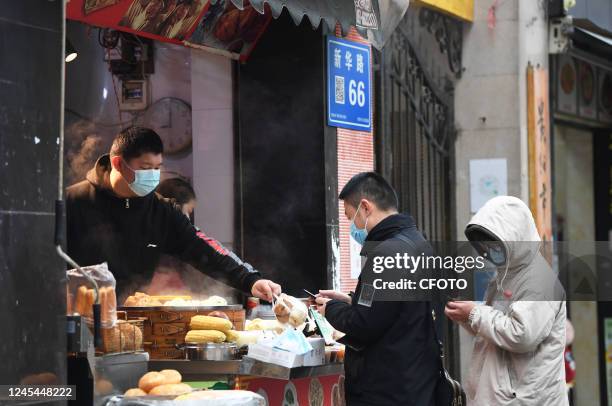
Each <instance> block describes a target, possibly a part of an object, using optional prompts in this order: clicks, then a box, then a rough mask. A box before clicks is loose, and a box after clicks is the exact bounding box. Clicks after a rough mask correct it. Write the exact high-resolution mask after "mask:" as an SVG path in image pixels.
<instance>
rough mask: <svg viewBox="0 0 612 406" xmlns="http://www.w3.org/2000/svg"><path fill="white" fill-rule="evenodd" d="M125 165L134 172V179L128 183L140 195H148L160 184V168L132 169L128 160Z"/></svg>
mask: <svg viewBox="0 0 612 406" xmlns="http://www.w3.org/2000/svg"><path fill="white" fill-rule="evenodd" d="M123 162H125V161H123ZM125 166H127V167H128V168H130V170H131V171H132V172H134V181H133V182H132V183H128V186H129V187H130V189H132V192H134V193H136V194H137V195H138V196H146V195H148V194H149V193H151V192H153V191H154V190H155V188H156V187H157V185H159V178H160V176H161V171H160V170H159V169H132V168H131V167H130V166H129V165H128V164H127V162H125Z"/></svg>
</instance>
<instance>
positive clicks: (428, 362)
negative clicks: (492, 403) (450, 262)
mask: <svg viewBox="0 0 612 406" xmlns="http://www.w3.org/2000/svg"><path fill="white" fill-rule="evenodd" d="M400 233H401V234H403V236H404V238H408V239H410V240H411V241H413V242H414V244H410V243H408V242H406V241H402V240H399V241H398V234H400ZM388 240H392V241H394V242H393V244H394V246H396V247H397V245H398V244H404V245H405V248H406V252H408V253H410V254H412V255H417V252H416V250H417V249H419V250H420V249H422V248H423V247H424V251H429V252H431V247H430V246H429V243H427V242H426V241H425V239H424V238H423V236H422V234H421V233H420V232H419V231H418V230H417V228H416V226H415V224H414V220H413V219H412V217H410V216H407V215H402V214H396V215H392V216H389V217H387V218H386V219H384V220H383V221H381V222H380V223H379V224H377V225H376V226H375V227H374V228H373V229H372V230H371V231H370V232H369V233H368V237H367V239H366V242H378V241H381V242H382V241H388ZM373 245H375V244H373ZM368 246H370V244H365V245H364V249H363V251H362V252H361V255H365V256H366V257H367V258H368V259H370V258H373V257H374V256H376V255H380V254H381V252H383V253H384V251H385V248H384V247H383V246H384V243H383V244H379V245H378V247H376V248H374V249H372V250H371V252H365V250H366V248H365V247H368ZM417 247H418V248H417ZM429 252H428V253H429ZM366 266H367V262H366ZM362 288H363V284H362V281H361V278H360V279H359V283H358V284H357V289H356V291H355V294H354V295H353V299H352V304H350V305H349V304H347V303H344V302H340V301H337V300H332V301H330V302H328V303H327V307H326V311H325V315H326V317H327V319H328V321H329V322H330V323H331V325H332V326H333V327H334V328H336V329H337V330H340V331H342V332H344V333H346V335H347V337H346V340H347V342H349V343H352V344H354V345H353V347H354V348H359V351H357V350H354V349H351V348H349V347H348V346H347V349H346V359H345V374H346V381H345V392H346V398H347V405H348V406H361V405H364V406H365V405H368V406H377V405H380V406H431V405H433V404H434V403H433V396H434V395H433V394H434V389H435V386H436V382H437V380H438V377H439V367H440V359H439V346H438V345H437V343H436V339H435V338H434V336H433V334H434V333H433V327H432V324H433V321H432V317H431V310H430V309H431V307H430V304H428V303H427V302H416V301H395V302H391V301H378V300H376V293H375V295H374V301H373V302H372V305H371V307H368V306H365V305H363V304H358V300H359V296H360V293H361V290H362ZM355 344H358V345H355Z"/></svg>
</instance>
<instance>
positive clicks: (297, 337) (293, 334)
mask: <svg viewBox="0 0 612 406" xmlns="http://www.w3.org/2000/svg"><path fill="white" fill-rule="evenodd" d="M272 346H273V347H274V348H276V349H279V350H283V351H289V352H291V353H293V354H297V355H302V354H306V353H307V352H310V351H312V345H311V344H310V343H309V342H308V340H306V337H304V334H302V333H301V332H298V331H295V330H294V329H292V328H288V329H287V330H285V332H284V333H283V334H281V335H279V336H278V337H276V338H275V339H274V340H273V341H272Z"/></svg>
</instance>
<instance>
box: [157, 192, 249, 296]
mask: <svg viewBox="0 0 612 406" xmlns="http://www.w3.org/2000/svg"><path fill="white" fill-rule="evenodd" d="M166 211H167V218H168V230H169V233H168V234H167V239H168V241H167V247H168V253H169V254H171V255H173V256H176V257H178V258H179V259H181V260H182V261H185V262H187V263H189V264H191V265H192V266H193V267H195V268H197V269H198V270H200V271H201V272H203V273H205V274H207V275H209V276H211V277H212V278H215V279H217V280H219V281H221V282H224V283H226V284H228V285H230V286H232V287H234V288H236V289H239V290H241V291H243V292H244V293H246V294H251V288H252V287H253V284H254V283H255V282H256V281H258V280H259V279H261V275H260V274H259V272H257V271H255V270H252V269H251V270H249V269H247V268H246V267H245V266H244V265H243V264H242V263H240V262H238V261H236V260H235V259H234V258H232V256H230V255H227V254H226V253H224V252H223V251H221V250H217V249H216V248H215V247H213V246H212V245H210V244H208V243H207V242H206V240H205V239H203V238H200V237H199V236H198V234H197V230H196V229H195V227H194V226H193V225H192V224H191V223H190V222H189V221H188V219H187V217H185V216H184V215H183V214H182V213H181V212H180V211H178V210H176V209H175V208H174V207H172V206H171V205H170V204H167V207H166Z"/></svg>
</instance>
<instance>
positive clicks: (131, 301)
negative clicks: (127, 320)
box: [123, 296, 139, 307]
mask: <svg viewBox="0 0 612 406" xmlns="http://www.w3.org/2000/svg"><path fill="white" fill-rule="evenodd" d="M138 303H139V301H138V298H137V297H136V296H128V298H127V299H125V302H123V305H124V306H126V307H135V306H138Z"/></svg>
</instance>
